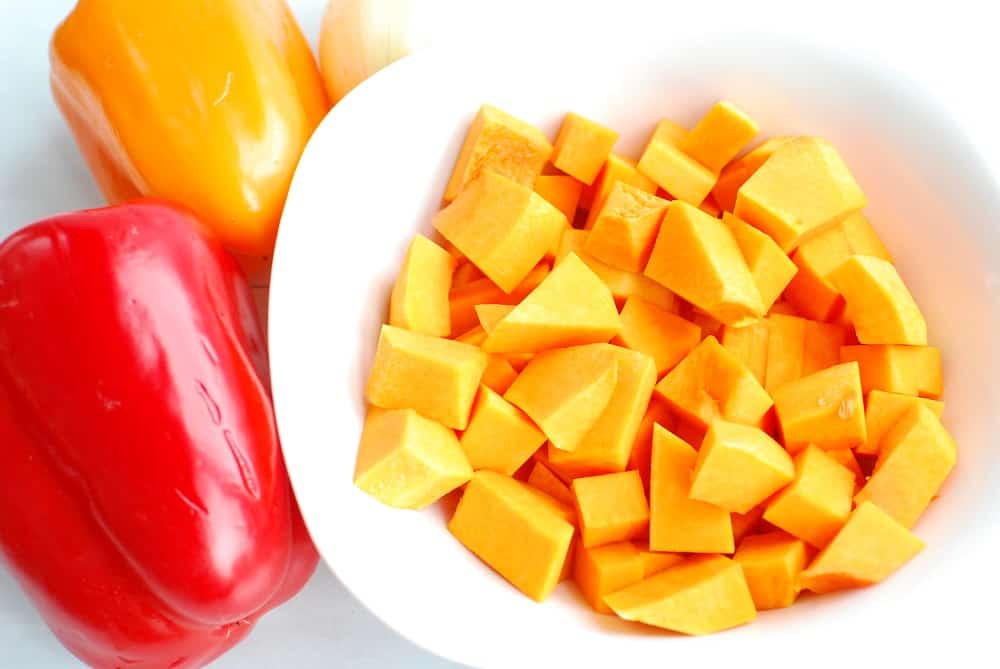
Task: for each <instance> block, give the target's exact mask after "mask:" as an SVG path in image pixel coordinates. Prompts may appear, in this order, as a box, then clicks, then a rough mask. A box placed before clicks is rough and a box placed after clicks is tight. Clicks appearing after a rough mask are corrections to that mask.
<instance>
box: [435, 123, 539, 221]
mask: <svg viewBox="0 0 1000 669" xmlns="http://www.w3.org/2000/svg"><path fill="white" fill-rule="evenodd" d="M551 155H552V145H551V144H549V140H548V138H546V137H545V135H544V134H543V133H542V131H541V130H539V129H538V128H536V127H535V126H533V125H531V124H530V123H526V122H524V121H522V120H520V119H518V118H515V117H513V116H511V115H510V114H508V113H506V112H503V111H501V110H499V109H497V108H496V107H493V106H492V105H483V106H482V107H480V109H479V113H478V114H476V118H475V119H474V120H473V121H472V125H471V126H469V132H468V133H467V134H466V136H465V142H464V143H463V144H462V149H461V151H459V154H458V159H457V160H456V161H455V167H454V169H453V170H452V173H451V178H450V179H448V185H447V187H446V188H445V191H444V201H445V202H451V201H452V200H454V199H455V198H456V197H457V196H458V194H459V193H460V192H461V191H462V189H463V188H465V187H466V185H467V184H469V183H470V182H472V181H474V180H475V179H476V178H478V177H479V175H480V174H481V173H482V172H483V171H485V170H491V171H493V172H496V173H498V174H502V175H503V176H505V177H507V178H509V179H511V180H512V181H514V182H516V183H518V184H521V185H522V186H526V187H528V188H530V187H531V186H532V184H534V182H535V178H536V177H538V175H539V174H541V172H542V167H543V166H544V165H545V163H546V161H548V159H549V156H551Z"/></svg>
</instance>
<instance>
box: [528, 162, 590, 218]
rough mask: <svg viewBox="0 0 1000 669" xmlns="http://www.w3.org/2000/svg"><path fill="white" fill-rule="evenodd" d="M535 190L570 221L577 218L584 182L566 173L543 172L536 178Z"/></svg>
mask: <svg viewBox="0 0 1000 669" xmlns="http://www.w3.org/2000/svg"><path fill="white" fill-rule="evenodd" d="M535 192H536V193H538V194H539V195H541V196H542V197H543V198H545V200H546V201H547V202H548V203H549V204H551V205H552V206H553V207H555V208H556V209H558V210H559V211H561V212H562V213H563V216H565V217H566V221H567V222H568V223H572V222H573V219H574V218H576V208H577V205H579V203H580V194H581V193H582V192H583V183H581V182H580V181H579V180H578V179H574V178H573V177H571V176H567V175H565V174H543V175H541V176H539V177H538V178H537V179H535Z"/></svg>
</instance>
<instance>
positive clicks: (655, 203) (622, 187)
mask: <svg viewBox="0 0 1000 669" xmlns="http://www.w3.org/2000/svg"><path fill="white" fill-rule="evenodd" d="M668 204H669V202H667V201H666V200H664V199H662V198H659V197H656V196H655V195H653V194H652V193H647V192H645V191H643V190H642V189H639V188H636V187H635V186H630V185H629V184H626V183H622V182H620V181H619V182H618V183H616V184H615V185H614V187H613V188H612V189H611V192H610V193H608V196H607V197H606V198H605V199H604V204H603V205H601V208H600V209H599V210H598V213H597V218H596V220H595V221H594V225H593V227H592V228H591V231H590V235H588V237H587V240H586V242H585V243H584V247H583V248H584V250H585V251H586V252H587V253H589V254H590V255H592V256H593V257H595V258H597V259H598V260H600V261H601V262H603V263H606V264H608V265H611V266H612V267H615V268H617V269H621V270H625V271H626V272H642V270H643V268H645V267H646V262H647V261H648V260H649V254H650V253H651V252H652V251H653V242H655V241H656V233H657V232H659V230H660V222H661V221H662V220H663V216H664V214H666V211H667V205H668Z"/></svg>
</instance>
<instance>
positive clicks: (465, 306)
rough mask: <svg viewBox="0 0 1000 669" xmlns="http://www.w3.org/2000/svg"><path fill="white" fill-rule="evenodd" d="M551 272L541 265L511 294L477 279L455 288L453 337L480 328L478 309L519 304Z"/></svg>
mask: <svg viewBox="0 0 1000 669" xmlns="http://www.w3.org/2000/svg"><path fill="white" fill-rule="evenodd" d="M550 269H551V267H550V266H549V265H548V264H547V263H544V262H542V263H539V264H538V265H536V266H535V267H534V269H532V270H531V271H530V272H528V276H526V277H524V280H523V281H522V282H521V283H520V284H518V286H517V288H515V289H514V291H513V292H512V293H509V294H508V293H505V292H503V291H502V290H501V289H500V287H499V286H497V285H496V284H495V283H493V282H492V281H490V280H489V279H488V278H486V277H483V278H480V279H474V280H472V281H469V282H468V283H465V284H463V285H461V286H456V287H454V288H452V290H451V293H450V294H449V295H448V303H449V310H450V312H451V331H452V334H455V333H459V332H468V331H469V330H470V329H471V328H474V327H475V326H477V325H478V324H479V316H478V315H477V314H476V306H477V305H480V304H517V303H518V302H520V301H521V300H523V299H524V298H525V297H526V296H527V295H528V294H529V293H530V292H531V291H533V290H534V289H535V288H537V287H538V284H540V283H541V282H542V279H544V278H545V277H546V276H548V274H549V270H550Z"/></svg>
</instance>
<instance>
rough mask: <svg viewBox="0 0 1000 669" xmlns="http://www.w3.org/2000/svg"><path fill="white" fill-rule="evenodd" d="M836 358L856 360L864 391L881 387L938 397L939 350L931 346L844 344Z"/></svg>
mask: <svg viewBox="0 0 1000 669" xmlns="http://www.w3.org/2000/svg"><path fill="white" fill-rule="evenodd" d="M840 360H841V362H849V361H855V362H857V363H858V365H859V366H860V368H861V388H862V389H863V390H864V392H866V393H867V392H869V391H872V390H884V391H886V392H890V393H901V394H903V395H916V396H919V397H929V398H931V399H939V398H940V397H941V395H942V394H943V392H944V377H943V375H942V372H941V351H940V350H938V349H936V348H934V347H933V346H886V345H875V346H844V347H843V348H841V349H840Z"/></svg>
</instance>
